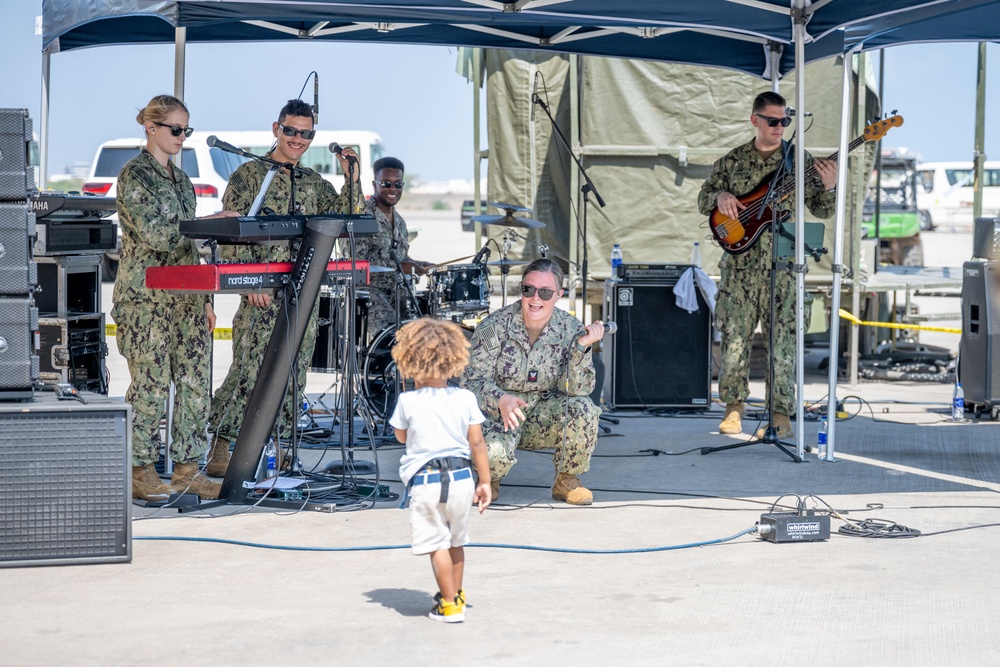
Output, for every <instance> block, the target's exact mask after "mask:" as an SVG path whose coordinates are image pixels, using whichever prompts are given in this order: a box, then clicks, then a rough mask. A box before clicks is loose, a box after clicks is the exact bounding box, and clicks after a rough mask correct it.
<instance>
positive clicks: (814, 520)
mask: <svg viewBox="0 0 1000 667" xmlns="http://www.w3.org/2000/svg"><path fill="white" fill-rule="evenodd" d="M757 532H758V533H760V537H761V539H764V540H767V541H769V542H819V541H822V540H828V539H830V515H829V514H816V513H814V512H812V511H811V510H810V511H807V512H805V513H804V514H800V513H798V512H771V513H770V514H761V515H760V522H758V524H757Z"/></svg>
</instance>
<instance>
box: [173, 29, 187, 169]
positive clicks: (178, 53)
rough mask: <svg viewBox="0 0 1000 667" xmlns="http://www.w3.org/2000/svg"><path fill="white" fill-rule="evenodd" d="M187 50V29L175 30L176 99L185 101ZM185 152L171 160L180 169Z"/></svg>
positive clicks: (180, 152) (178, 152) (179, 152)
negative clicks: (185, 61)
mask: <svg viewBox="0 0 1000 667" xmlns="http://www.w3.org/2000/svg"><path fill="white" fill-rule="evenodd" d="M186 48H187V28H174V97H176V98H177V99H179V100H181V101H183V100H184V65H185V63H184V59H185V49H186ZM183 153H184V151H177V155H175V156H173V157H172V158H171V159H172V160H173V161H174V164H175V165H177V166H178V167H181V166H182V157H183Z"/></svg>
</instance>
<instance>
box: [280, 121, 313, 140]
mask: <svg viewBox="0 0 1000 667" xmlns="http://www.w3.org/2000/svg"><path fill="white" fill-rule="evenodd" d="M278 127H280V128H281V133H282V134H283V135H285V136H286V137H294V136H295V135H296V134H301V135H302V138H303V139H306V140H309V139H312V138H313V137H315V136H316V130H299V129H297V128H294V127H288V126H287V125H282V124H281V123H278Z"/></svg>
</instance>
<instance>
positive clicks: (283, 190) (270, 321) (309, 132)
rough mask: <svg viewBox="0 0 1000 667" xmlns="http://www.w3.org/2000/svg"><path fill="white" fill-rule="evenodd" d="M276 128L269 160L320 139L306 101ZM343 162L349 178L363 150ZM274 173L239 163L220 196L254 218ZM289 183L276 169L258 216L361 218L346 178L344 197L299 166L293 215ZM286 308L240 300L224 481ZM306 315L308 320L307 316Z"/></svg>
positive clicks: (309, 334) (224, 401) (250, 249)
mask: <svg viewBox="0 0 1000 667" xmlns="http://www.w3.org/2000/svg"><path fill="white" fill-rule="evenodd" d="M271 131H272V132H273V133H274V137H275V147H274V148H273V149H271V151H270V152H269V153H268V154H267V157H270V158H271V159H272V160H276V161H278V162H281V163H287V164H294V165H298V164H299V160H300V159H301V158H302V156H303V154H304V153H305V152H306V150H308V149H309V146H310V144H312V140H313V137H315V136H316V131H315V130H314V129H313V115H312V108H311V107H310V106H309V105H308V104H306V103H305V102H303V101H302V100H289V101H288V103H287V104H286V105H285V106H284V107H282V109H281V113H280V114H279V115H278V120H277V122H275V123H273V124H272V126H271ZM337 157H338V159H339V160H340V164H341V167H342V168H343V170H344V173H345V174H347V173H349V172H348V169H347V167H348V160H349V159H351V158H353V159H355V160H357V153H356V152H355V151H354V150H353V149H351V148H345V149H344V151H343V154H342V155H338V156H337ZM271 169H272V165H270V164H268V163H264V162H260V161H258V160H251V161H250V162H245V163H244V164H241V165H240V166H239V167H238V168H237V169H236V171H234V172H233V174H232V176H230V177H229V185H228V187H226V193H225V195H223V199H222V201H223V203H224V205H225V207H226V209H227V210H233V211H238V212H239V213H240V214H242V215H246V214H247V213H249V212H250V208H251V206H252V204H253V202H254V200H255V199H256V198H257V196H258V194H259V193H260V192H261V190H262V189H263V188H264V183H265V182H266V178H265V177H266V176H267V174H268V172H269V171H271ZM355 178H357V177H355ZM291 185H292V181H291V177H290V175H289V172H288V169H280V170H279V171H276V172H274V176H273V179H272V180H271V181H270V183H269V184H268V186H267V190H266V193H265V195H264V198H263V201H262V203H261V205H260V210H259V213H258V214H259V215H286V214H290V213H295V214H298V215H315V214H319V213H330V212H335V213H357V212H359V211H360V210H361V207H362V205H363V202H364V195H363V194H362V193H361V188H360V186H358V185H355V187H354V194H355V201H354V205H353V206H352V205H350V203H349V201H348V198H349V187H348V185H349V184H348V183H347V182H346V178H345V183H344V186H343V188H342V190H341V192H339V193H338V192H337V189H336V188H335V187H334V186H333V185H332V184H331V183H330V182H328V181H327V180H325V179H324V178H323V177H322V176H320V175H319V174H318V173H317V172H315V171H313V170H312V169H308V168H305V167H300V168H299V170H298V171H297V172H296V176H295V205H296V210H295V211H289V210H288V208H289V202H290V200H291V198H290V194H291ZM220 254H221V255H222V258H223V259H224V260H225V261H228V262H287V261H293V260H294V259H295V257H294V255H293V254H292V252H291V250H290V247H289V244H275V245H270V246H268V245H239V246H234V245H226V246H223V247H222V249H221V251H220ZM283 307H284V304H283V303H282V302H281V300H280V299H277V300H273V299H271V296H270V295H269V294H266V293H264V292H258V293H254V294H245V295H243V296H242V297H241V298H240V305H239V308H238V309H237V311H236V315H235V316H234V317H233V362H232V365H231V366H230V367H229V373H228V374H227V375H226V378H225V380H223V382H222V386H221V387H219V389H218V390H217V391H216V392H215V397H214V398H213V399H212V412H211V416H210V418H209V423H210V425H211V428H212V429H213V430H214V432H215V442H214V443H213V446H212V454H211V457H210V459H209V462H208V466H207V471H208V473H209V474H210V475H213V476H216V477H222V476H224V475H225V474H226V470H227V469H228V468H229V458H230V454H229V447H230V443H231V442H235V441H236V439H237V438H238V437H239V433H240V427H241V426H242V424H243V418H244V415H245V413H246V408H247V401H248V400H249V398H250V393H251V391H253V387H254V384H256V382H257V374H258V372H259V371H260V362H261V359H262V358H263V356H264V350H265V349H266V348H267V344H268V342H269V341H270V339H271V332H272V331H273V330H274V325H275V322H278V321H279V315H281V312H282V308H283ZM317 310H318V302H317V306H316V307H315V308H313V311H312V315H311V319H310V322H309V326H308V327H307V328H306V334H305V337H304V338H303V340H302V346H301V348H300V350H299V356H298V364H297V368H296V372H297V375H296V376H294V377H297V387H298V390H299V392H303V391H304V390H305V384H306V369H307V367H308V365H309V361H310V360H311V359H312V354H313V348H314V347H315V345H316V313H317ZM301 315H303V316H305V315H306V313H301ZM298 405H300V401H299V397H298V396H295V395H293V392H291V391H289V392H288V396H287V398H286V400H285V404H284V407H283V408H282V410H281V414H280V415H279V421H278V434H279V438H286V437H289V436H290V434H291V430H292V422H293V420H294V419H295V415H296V412H297V408H298Z"/></svg>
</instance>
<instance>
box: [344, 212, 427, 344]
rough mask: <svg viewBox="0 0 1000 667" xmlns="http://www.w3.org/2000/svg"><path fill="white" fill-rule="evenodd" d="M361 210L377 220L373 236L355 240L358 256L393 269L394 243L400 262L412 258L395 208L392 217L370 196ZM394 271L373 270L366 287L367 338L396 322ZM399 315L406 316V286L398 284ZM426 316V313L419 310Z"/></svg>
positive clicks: (403, 227)
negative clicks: (380, 271) (368, 296)
mask: <svg viewBox="0 0 1000 667" xmlns="http://www.w3.org/2000/svg"><path fill="white" fill-rule="evenodd" d="M365 213H369V214H371V215H374V216H375V220H377V221H378V233H377V234H375V235H374V236H365V237H360V236H359V237H358V238H357V239H356V241H355V244H356V247H357V257H358V259H366V260H368V262H369V263H371V265H372V266H387V267H389V268H391V269H395V268H396V263H395V262H393V261H392V255H391V254H390V252H389V251H390V250H391V249H392V247H393V244H395V246H396V255H397V256H398V257H399V261H400V263H402V262H407V261H413V260H411V259H410V256H409V251H410V241H409V238H408V236H407V230H406V221H405V220H403V216H401V215H400V214H399V212H398V211H396V210H395V209H393V217H392V220H390V219H389V217H388V216H387V215H386V214H385V213H383V212H382V210H381V209H380V208H379V207H378V206H377V205H376V204H375V198H374V197H372V198H371V199H369V200H368V203H367V204H366V205H365ZM397 275H398V274H397V273H373V274H372V275H371V282H370V284H369V286H368V290H369V292H370V294H371V301H370V302H369V303H368V338H369V339H372V338H374V337H375V336H376V335H377V334H378V332H379V331H381V330H382V329H384V328H385V327H388V326H392V325H394V324H395V323H396V277H397ZM400 290H401V291H400V297H399V298H400V317H401V318H404V319H405V318H406V317H408V315H407V308H406V306H405V299H406V298H407V293H406V288H404V287H403V286H402V285H401V286H400ZM423 314H424V315H428V314H429V313H423Z"/></svg>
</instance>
